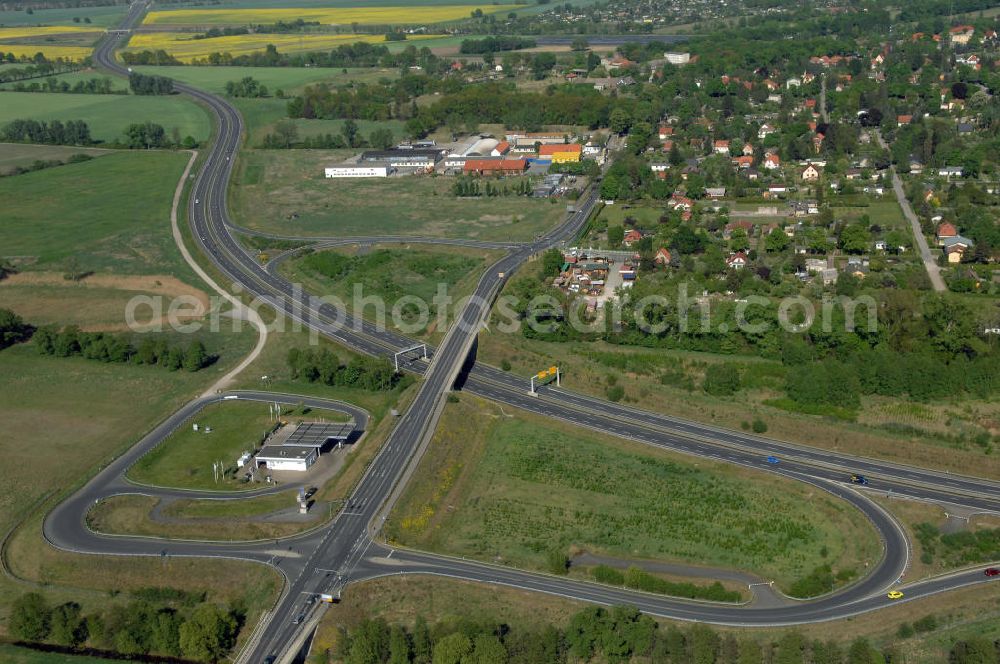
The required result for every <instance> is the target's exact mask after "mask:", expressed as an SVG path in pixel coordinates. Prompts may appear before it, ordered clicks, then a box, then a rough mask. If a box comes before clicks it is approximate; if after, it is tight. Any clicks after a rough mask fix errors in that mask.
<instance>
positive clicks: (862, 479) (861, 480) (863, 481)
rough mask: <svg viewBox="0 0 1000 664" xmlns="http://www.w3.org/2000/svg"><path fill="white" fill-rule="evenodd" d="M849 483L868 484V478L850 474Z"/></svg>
mask: <svg viewBox="0 0 1000 664" xmlns="http://www.w3.org/2000/svg"><path fill="white" fill-rule="evenodd" d="M851 483H852V484H861V485H866V484H868V478H867V477H865V476H864V475H851Z"/></svg>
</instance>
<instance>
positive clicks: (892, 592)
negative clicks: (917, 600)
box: [886, 590, 903, 599]
mask: <svg viewBox="0 0 1000 664" xmlns="http://www.w3.org/2000/svg"><path fill="white" fill-rule="evenodd" d="M902 596H903V593H901V592H899V591H898V590H890V591H889V594H888V595H886V597H888V598H889V599H899V598H900V597H902Z"/></svg>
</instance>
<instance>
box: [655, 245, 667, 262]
mask: <svg viewBox="0 0 1000 664" xmlns="http://www.w3.org/2000/svg"><path fill="white" fill-rule="evenodd" d="M653 261H654V262H655V263H656V264H657V265H663V266H667V265H670V250H669V249H667V248H666V247H661V248H659V249H657V250H656V256H654V257H653Z"/></svg>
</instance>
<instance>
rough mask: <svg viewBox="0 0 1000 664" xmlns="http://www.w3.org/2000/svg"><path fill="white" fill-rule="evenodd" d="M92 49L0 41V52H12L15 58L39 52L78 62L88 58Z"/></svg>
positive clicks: (47, 56) (29, 56) (27, 56)
mask: <svg viewBox="0 0 1000 664" xmlns="http://www.w3.org/2000/svg"><path fill="white" fill-rule="evenodd" d="M93 51H94V49H93V48H90V47H88V46H56V45H51V44H4V43H0V53H13V54H14V57H15V58H22V57H23V58H31V57H34V56H35V55H36V54H38V53H41V54H42V55H44V56H45V57H46V58H47V59H49V60H67V61H72V62H79V61H81V60H83V59H84V58H89V57H90V54H91V53H92V52H93Z"/></svg>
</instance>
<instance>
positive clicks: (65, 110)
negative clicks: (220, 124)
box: [0, 92, 212, 141]
mask: <svg viewBox="0 0 1000 664" xmlns="http://www.w3.org/2000/svg"><path fill="white" fill-rule="evenodd" d="M26 118H31V119H35V120H62V121H64V122H65V121H66V120H83V121H85V122H86V123H87V124H88V125H89V126H90V134H91V136H93V138H94V139H96V140H101V141H116V140H119V139H121V138H122V136H123V134H124V132H125V128H126V127H128V125H130V124H132V123H134V122H147V121H149V122H155V123H157V124H160V125H162V126H163V128H164V129H165V130H166V131H167V133H168V134H169V133H170V132H172V131H173V129H174V128H175V127H176V128H177V130H178V131H179V132H180V135H181V137H182V138H183V137H184V136H188V135H190V136H193V137H194V138H195V139H196V140H199V141H203V140H205V139H207V138H208V137H209V135H210V134H211V131H212V126H211V121H210V120H209V117H208V113H207V112H206V111H205V110H204V109H202V108H201V107H200V106H198V105H197V104H195V103H194V102H192V101H190V100H189V99H187V98H185V97H181V96H179V95H171V96H162V97H139V96H134V95H128V96H125V97H123V96H121V95H74V94H62V93H45V92H0V126H2V125H4V124H6V123H8V122H10V121H11V120H18V119H26Z"/></svg>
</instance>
